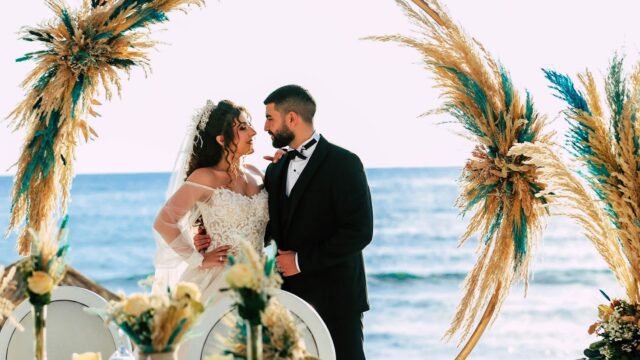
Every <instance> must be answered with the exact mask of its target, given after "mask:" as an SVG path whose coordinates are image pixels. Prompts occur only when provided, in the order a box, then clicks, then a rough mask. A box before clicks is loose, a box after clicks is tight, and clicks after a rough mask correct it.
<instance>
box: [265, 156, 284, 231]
mask: <svg viewBox="0 0 640 360" xmlns="http://www.w3.org/2000/svg"><path fill="white" fill-rule="evenodd" d="M287 163H288V162H287V161H286V158H282V159H280V161H278V162H277V163H275V164H273V169H272V171H271V172H270V173H271V176H270V177H269V181H270V184H271V185H270V186H269V187H270V189H268V190H269V191H270V192H269V207H270V209H269V216H270V217H271V219H270V220H271V226H274V227H277V228H278V229H279V228H281V227H282V225H281V223H280V222H281V221H282V219H280V209H282V207H283V206H284V199H285V193H284V189H285V187H286V181H287V166H286V165H287ZM278 233H280V232H279V231H278Z"/></svg>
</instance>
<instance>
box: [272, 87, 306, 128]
mask: <svg viewBox="0 0 640 360" xmlns="http://www.w3.org/2000/svg"><path fill="white" fill-rule="evenodd" d="M271 103H273V104H274V105H275V108H276V110H278V111H279V112H281V113H285V114H286V113H288V112H290V111H293V112H295V113H297V114H298V115H300V117H301V118H302V119H303V120H304V121H305V122H307V123H310V124H313V116H314V115H315V114H316V102H315V100H313V97H312V96H311V94H309V92H308V91H307V89H305V88H303V87H302V86H299V85H285V86H283V87H281V88H278V89H276V90H275V91H274V92H272V93H271V94H269V96H267V98H266V99H264V104H265V105H267V104H271Z"/></svg>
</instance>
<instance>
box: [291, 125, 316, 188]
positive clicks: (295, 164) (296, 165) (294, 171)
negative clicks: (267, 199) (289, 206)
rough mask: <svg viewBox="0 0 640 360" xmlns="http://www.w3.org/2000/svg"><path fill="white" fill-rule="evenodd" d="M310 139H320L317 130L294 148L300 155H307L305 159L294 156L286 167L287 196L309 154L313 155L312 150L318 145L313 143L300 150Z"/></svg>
mask: <svg viewBox="0 0 640 360" xmlns="http://www.w3.org/2000/svg"><path fill="white" fill-rule="evenodd" d="M311 139H316V141H320V134H318V132H317V131H314V132H313V134H311V137H310V138H308V139H307V140H305V141H303V142H302V145H300V146H299V147H298V148H297V149H296V150H298V151H299V152H300V153H301V154H302V155H304V156H306V157H307V158H306V159H301V158H299V157H297V156H296V157H294V158H293V159H291V161H290V162H289V168H288V169H287V193H286V194H287V196H289V194H291V189H293V186H294V185H295V184H296V182H297V181H298V178H299V177H300V174H302V170H304V168H305V166H307V163H308V162H309V159H310V158H311V155H313V152H314V151H315V150H316V147H317V146H318V143H315V144H314V145H313V146H312V147H310V148H309V149H307V150H302V148H303V147H304V146H305V145H306V144H307V143H308V142H309V141H311Z"/></svg>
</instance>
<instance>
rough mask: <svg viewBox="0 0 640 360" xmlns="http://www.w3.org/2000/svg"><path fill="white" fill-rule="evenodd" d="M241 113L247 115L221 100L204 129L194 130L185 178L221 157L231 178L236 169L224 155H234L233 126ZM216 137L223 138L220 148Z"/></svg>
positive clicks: (229, 102)
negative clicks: (220, 136) (191, 150)
mask: <svg viewBox="0 0 640 360" xmlns="http://www.w3.org/2000/svg"><path fill="white" fill-rule="evenodd" d="M242 113H245V114H247V115H248V114H249V113H248V112H247V109H245V108H244V107H242V106H239V105H236V104H235V103H233V102H232V101H230V100H222V101H220V102H219V103H218V105H216V106H215V107H214V109H213V111H211V113H210V114H209V117H208V119H207V124H206V125H205V126H204V128H202V129H197V130H196V134H195V138H194V139H193V152H192V153H191V158H190V159H189V168H188V169H187V174H186V177H189V175H191V174H192V173H193V172H194V171H195V170H196V169H199V168H202V167H209V166H213V165H215V164H217V163H218V162H219V161H220V159H222V158H223V157H224V159H225V161H226V162H227V163H228V164H229V169H228V170H227V173H228V174H229V176H230V177H231V175H232V174H234V172H237V170H238V169H234V168H233V166H232V164H231V163H230V162H229V159H228V156H226V154H227V153H228V154H232V155H235V153H236V150H237V146H236V145H235V144H234V143H233V140H234V138H235V133H234V131H233V126H234V125H235V124H236V123H237V122H238V119H239V118H240V115H241V114H242ZM218 135H222V136H223V137H224V144H223V145H222V146H221V145H220V144H219V143H218V141H217V140H216V137H217V136H218ZM185 180H186V179H185Z"/></svg>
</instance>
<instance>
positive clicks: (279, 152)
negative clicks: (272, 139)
mask: <svg viewBox="0 0 640 360" xmlns="http://www.w3.org/2000/svg"><path fill="white" fill-rule="evenodd" d="M286 153H287V152H286V151H285V150H282V149H278V150H276V153H275V154H273V156H268V155H267V156H263V157H262V158H263V159H265V160H267V161H271V162H272V163H274V164H275V163H277V162H278V161H279V160H280V159H281V158H282V157H283V156H284V155H285V154H286Z"/></svg>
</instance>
